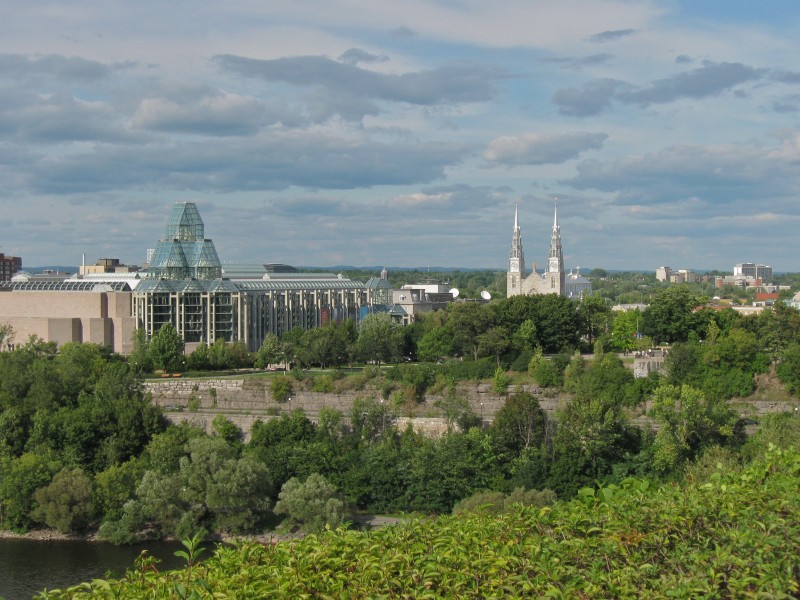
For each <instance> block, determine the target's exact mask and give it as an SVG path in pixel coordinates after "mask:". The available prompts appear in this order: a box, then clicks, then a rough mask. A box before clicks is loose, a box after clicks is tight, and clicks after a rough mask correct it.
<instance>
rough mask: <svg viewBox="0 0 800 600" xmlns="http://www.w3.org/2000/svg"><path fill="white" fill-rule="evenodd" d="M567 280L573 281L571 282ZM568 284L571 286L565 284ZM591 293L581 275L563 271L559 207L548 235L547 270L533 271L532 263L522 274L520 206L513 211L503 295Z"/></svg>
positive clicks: (569, 295) (589, 286) (523, 268)
mask: <svg viewBox="0 0 800 600" xmlns="http://www.w3.org/2000/svg"><path fill="white" fill-rule="evenodd" d="M570 277H571V278H572V279H571V281H570ZM568 284H571V285H568ZM590 291H591V282H589V280H588V279H586V278H584V277H582V276H581V275H580V273H578V274H571V275H570V276H568V275H567V274H566V273H565V272H564V252H563V249H562V247H561V227H560V226H559V224H558V206H557V205H556V206H555V207H554V210H553V229H552V231H551V234H550V253H549V256H548V259H547V269H546V270H545V271H543V272H542V273H538V272H537V271H536V264H535V263H534V265H533V269H532V272H531V273H526V272H525V253H524V251H523V249H522V229H521V227H520V226H519V205H517V207H516V208H515V209H514V231H513V233H512V237H511V252H510V254H509V257H508V272H507V273H506V296H507V297H508V298H510V297H512V296H520V295H534V294H558V295H560V296H567V297H570V298H580V297H581V295H583V294H585V293H587V292H590Z"/></svg>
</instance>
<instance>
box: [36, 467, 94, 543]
mask: <svg viewBox="0 0 800 600" xmlns="http://www.w3.org/2000/svg"><path fill="white" fill-rule="evenodd" d="M33 499H34V500H35V501H36V508H34V509H33V511H31V517H32V518H33V519H34V520H36V521H39V522H41V523H44V524H45V525H47V526H48V527H51V528H53V529H56V530H58V531H60V532H61V533H72V532H80V531H84V530H85V529H86V528H87V527H89V525H90V524H91V523H92V520H93V519H94V514H95V507H94V502H93V500H92V480H91V478H90V477H89V476H88V475H86V473H84V472H83V470H82V469H79V468H78V469H68V468H66V467H65V468H63V469H61V471H59V472H58V473H56V475H55V477H53V481H51V482H50V484H49V485H46V486H44V487H41V488H39V489H38V490H36V492H35V493H34V495H33Z"/></svg>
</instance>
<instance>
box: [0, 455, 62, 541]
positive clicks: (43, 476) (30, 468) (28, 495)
mask: <svg viewBox="0 0 800 600" xmlns="http://www.w3.org/2000/svg"><path fill="white" fill-rule="evenodd" d="M60 468H61V465H59V464H58V462H56V461H55V460H54V459H53V458H52V456H50V455H45V454H37V453H33V452H26V453H25V454H23V455H22V456H20V457H19V458H14V459H9V458H6V459H3V458H0V527H2V528H3V529H14V530H25V529H27V528H28V527H29V526H30V525H31V521H32V517H31V511H32V510H33V509H34V508H35V507H36V503H35V502H36V501H35V500H34V498H33V494H34V492H35V491H36V490H38V489H39V488H40V487H43V486H46V485H47V484H49V483H50V481H51V480H52V478H53V475H55V474H56V473H57V472H58V471H59V470H60Z"/></svg>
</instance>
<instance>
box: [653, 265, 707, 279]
mask: <svg viewBox="0 0 800 600" xmlns="http://www.w3.org/2000/svg"><path fill="white" fill-rule="evenodd" d="M656 279H657V280H658V281H663V282H665V283H697V282H698V281H699V280H700V278H699V277H698V276H697V275H696V274H695V273H692V272H691V271H690V270H689V269H678V270H677V271H673V270H672V269H671V268H669V267H658V268H657V269H656Z"/></svg>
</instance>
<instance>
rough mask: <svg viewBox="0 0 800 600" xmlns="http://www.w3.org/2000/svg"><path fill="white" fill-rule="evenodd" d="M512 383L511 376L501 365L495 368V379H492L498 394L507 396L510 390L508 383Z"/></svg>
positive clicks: (493, 386)
mask: <svg viewBox="0 0 800 600" xmlns="http://www.w3.org/2000/svg"><path fill="white" fill-rule="evenodd" d="M509 383H511V378H510V377H509V376H508V375H506V372H505V371H503V369H501V368H500V367H497V368H496V369H495V370H494V381H492V391H493V392H494V393H495V394H497V395H498V396H505V395H506V392H507V391H508V384H509Z"/></svg>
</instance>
